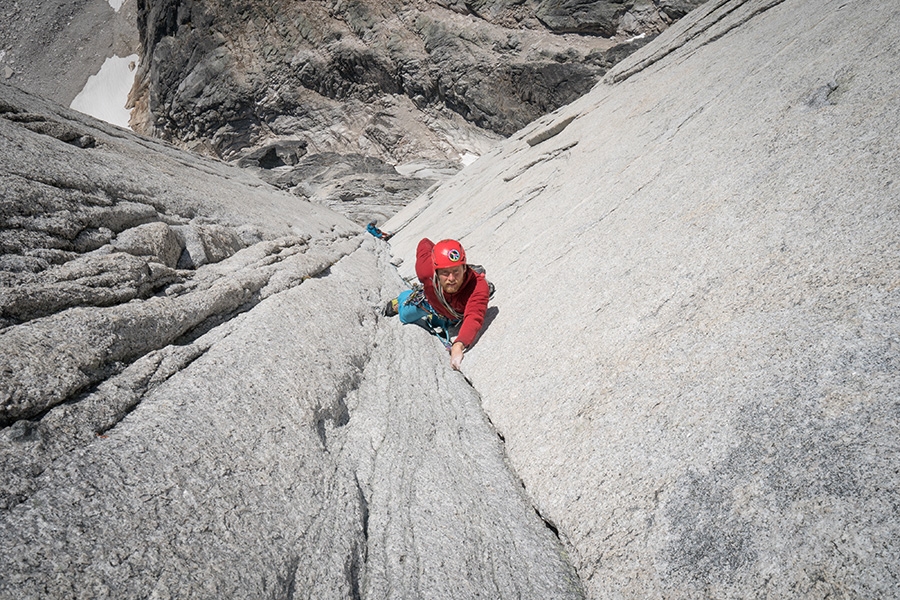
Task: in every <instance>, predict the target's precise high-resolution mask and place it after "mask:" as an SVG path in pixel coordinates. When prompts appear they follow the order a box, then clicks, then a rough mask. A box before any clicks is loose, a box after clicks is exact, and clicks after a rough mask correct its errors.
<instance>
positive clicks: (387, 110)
mask: <svg viewBox="0 0 900 600" xmlns="http://www.w3.org/2000/svg"><path fill="white" fill-rule="evenodd" d="M695 3H698V2H695ZM687 6H688V5H687V4H684V3H681V4H678V5H676V4H665V5H663V6H660V7H657V6H656V5H655V4H652V3H647V4H646V5H645V4H642V3H640V2H637V3H635V2H624V3H623V2H618V1H612V2H610V1H601V2H596V1H595V2H568V3H558V2H549V1H544V2H510V1H508V0H504V1H494V2H408V1H399V0H393V1H389V2H382V1H378V2H375V1H369V0H365V1H364V0H355V1H353V2H297V1H294V0H278V1H274V2H267V3H246V2H243V3H233V2H204V3H198V2H193V1H190V0H188V1H178V2H174V1H165V2H155V3H150V2H146V1H141V2H138V25H139V30H140V32H141V40H142V48H143V50H142V53H143V56H144V57H145V58H144V60H143V62H142V66H141V69H140V71H139V73H138V77H137V83H136V88H135V92H134V94H133V101H134V104H135V106H136V107H137V110H136V111H135V113H134V115H133V120H132V124H133V127H134V128H135V129H136V130H137V131H141V132H144V133H147V134H150V135H154V136H160V137H163V138H164V139H167V140H170V141H173V142H174V143H177V144H179V145H182V146H184V147H188V148H191V149H194V150H196V151H199V152H204V153H210V154H213V155H216V156H220V157H223V158H226V159H238V160H239V161H240V162H241V163H242V164H245V165H246V164H250V165H251V166H253V167H262V168H263V169H266V168H267V165H265V164H261V163H260V162H259V160H257V158H254V157H263V158H264V157H266V156H272V152H273V151H276V149H277V148H278V147H283V146H284V145H285V144H289V145H293V146H294V147H295V148H302V150H301V151H300V152H296V151H294V152H292V153H291V154H293V155H294V156H295V158H293V159H291V160H293V161H295V162H291V164H287V163H284V161H282V160H280V159H279V160H278V161H275V164H276V165H278V163H279V162H280V163H282V164H281V165H278V166H281V167H282V168H281V169H280V170H279V173H277V174H266V173H263V177H264V178H265V179H266V180H267V181H269V182H271V183H273V184H274V185H277V186H281V187H283V188H285V189H290V190H292V191H294V192H295V193H297V194H299V195H301V196H303V197H306V198H310V199H313V200H315V201H320V202H323V203H325V204H327V205H329V206H331V207H333V208H336V209H337V210H339V211H341V212H343V213H344V214H347V215H348V216H350V217H351V218H353V219H354V220H356V221H357V222H360V223H362V222H366V221H368V220H370V219H371V218H376V219H377V220H379V221H383V220H384V219H385V218H387V217H389V216H390V215H391V214H393V213H394V212H395V211H396V210H397V208H398V207H400V206H403V205H405V204H406V203H408V202H409V201H410V200H412V199H413V198H414V197H416V196H417V195H418V194H419V193H421V192H422V191H424V190H425V189H427V188H428V187H429V186H430V185H432V184H433V183H434V182H435V181H437V180H439V179H443V178H444V177H446V175H447V174H448V173H451V174H452V173H453V172H455V171H456V170H458V169H459V168H460V167H461V166H462V160H463V157H464V156H465V155H466V154H472V155H481V154H483V153H484V152H486V151H487V150H488V149H489V148H490V147H491V146H492V145H493V144H494V143H496V141H498V140H499V139H500V137H501V136H506V135H509V134H510V133H512V132H513V131H516V130H517V129H519V128H520V127H522V126H523V125H525V124H526V123H528V122H529V121H532V120H533V119H535V118H537V117H539V116H540V115H543V114H545V113H547V112H548V111H551V110H553V109H555V108H556V107H558V106H560V105H562V104H565V103H567V102H570V101H571V100H573V99H575V98H577V97H578V96H581V95H582V94H584V93H585V92H587V91H588V90H589V89H590V88H591V87H592V86H593V85H594V84H595V83H596V82H597V80H598V79H599V78H600V77H601V76H602V75H603V74H604V73H605V72H606V71H607V70H608V69H609V68H610V67H611V66H612V65H614V64H615V63H616V62H617V61H618V60H620V59H621V58H623V57H624V56H626V55H628V54H629V53H630V52H632V51H633V50H635V49H636V48H638V47H640V46H641V45H643V44H644V43H646V42H647V41H649V39H651V38H652V36H653V35H654V34H655V33H657V32H658V31H659V30H661V29H663V28H664V27H665V26H666V24H667V23H668V22H670V21H671V19H672V18H675V17H677V16H679V15H681V14H682V11H683V10H684V9H685V8H686V7H687ZM567 32H577V35H576V34H574V33H568V34H567ZM638 33H643V34H648V33H649V34H650V35H649V36H643V37H641V38H640V39H637V40H634V41H627V40H626V36H632V37H633V36H635V34H638ZM304 154H306V155H309V156H308V158H306V159H304V161H305V162H312V163H313V164H318V165H323V164H325V163H327V162H328V161H331V160H335V159H336V157H338V156H341V155H343V156H344V158H339V159H337V160H338V168H336V169H330V170H329V172H328V177H329V179H328V180H327V181H321V180H320V179H316V178H313V179H302V177H301V176H300V173H307V172H308V169H307V168H306V166H307V165H304V166H301V167H295V164H296V161H299V160H300V157H302V156H303V155H304ZM360 161H362V162H365V163H366V164H370V165H371V164H372V162H373V161H380V162H381V167H379V169H378V170H381V171H383V172H384V173H383V174H382V175H376V174H374V173H373V172H372V170H371V169H364V170H363V171H361V172H347V173H346V174H345V175H340V176H339V175H337V171H339V170H342V169H341V168H340V167H339V165H340V164H343V165H345V166H346V165H348V164H353V163H359V162H360ZM254 163H255V164H254ZM408 163H412V166H411V167H410V166H407V167H402V166H401V171H403V172H404V175H399V174H398V173H397V172H394V171H392V170H391V169H392V167H393V166H397V165H405V164H408ZM271 166H272V163H271V162H270V163H269V166H268V168H271ZM421 167H425V168H426V171H428V173H426V174H425V175H423V174H422V172H421V171H422V169H421ZM292 170H293V171H296V172H295V173H293V174H286V173H285V172H289V171H292ZM343 170H344V171H346V169H343ZM410 173H412V174H413V175H412V176H410V175H409V174H410Z"/></svg>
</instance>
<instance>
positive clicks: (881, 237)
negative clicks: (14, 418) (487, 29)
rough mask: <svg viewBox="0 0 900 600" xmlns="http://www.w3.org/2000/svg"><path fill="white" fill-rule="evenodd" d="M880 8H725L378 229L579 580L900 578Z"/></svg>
mask: <svg viewBox="0 0 900 600" xmlns="http://www.w3.org/2000/svg"><path fill="white" fill-rule="evenodd" d="M898 11H900V8H898V6H897V5H896V4H894V3H885V2H879V1H874V0H873V1H864V2H854V3H849V4H848V3H846V2H842V1H830V0H814V1H810V0H784V1H783V2H782V1H778V0H768V1H757V0H747V1H736V0H732V1H715V2H712V1H711V2H709V3H708V4H706V5H704V6H702V7H700V8H698V9H697V10H695V11H694V12H692V13H691V14H689V15H688V16H687V17H685V18H684V19H682V20H681V21H679V22H678V23H677V24H676V25H674V26H673V27H671V28H669V29H668V30H666V31H665V32H664V33H663V34H661V35H660V36H659V37H658V38H657V39H656V40H655V41H654V42H653V43H651V44H649V45H647V46H645V47H644V48H642V49H641V50H639V51H638V52H636V53H634V54H633V55H632V56H630V57H629V58H628V59H626V60H625V61H623V62H621V63H619V65H617V67H615V68H614V69H613V70H612V71H611V72H610V73H609V74H608V75H607V78H606V80H605V82H604V83H602V84H600V85H598V86H597V87H595V88H594V89H593V90H592V91H591V93H589V94H587V95H586V96H584V97H583V98H581V99H579V100H577V101H576V102H573V103H572V104H570V105H568V106H566V107H563V108H561V109H559V110H558V111H555V112H554V113H553V114H550V115H547V116H546V117H543V118H541V119H538V120H537V121H536V122H534V123H532V124H531V125H529V126H528V127H526V128H524V129H523V130H522V131H520V132H518V133H516V134H515V135H513V136H512V137H511V138H510V139H509V140H507V141H505V142H503V143H502V144H501V145H500V146H498V148H496V149H495V150H494V151H492V152H491V153H490V154H488V155H487V156H485V157H483V158H482V159H481V160H480V161H477V162H476V163H474V164H473V165H471V166H470V167H468V168H467V169H466V170H465V171H463V173H462V174H460V175H459V176H458V177H457V178H455V179H453V180H451V181H450V182H448V184H445V185H443V186H441V187H439V188H437V189H435V190H432V191H430V192H429V193H428V194H427V195H425V196H423V197H421V198H420V199H418V200H417V201H416V202H414V203H413V204H411V205H410V206H408V207H407V208H405V209H404V210H403V211H401V212H400V213H398V215H397V216H396V217H394V218H393V219H392V220H391V221H389V222H388V223H387V226H388V227H389V228H394V229H398V230H399V233H398V234H397V235H396V236H395V237H394V238H392V239H391V247H392V251H393V253H394V254H395V256H396V257H398V258H402V259H404V263H403V265H402V266H401V273H403V274H404V275H406V276H410V275H411V274H412V257H413V256H414V249H415V245H416V243H417V242H418V240H419V239H420V238H421V237H422V236H429V237H431V238H432V239H438V238H442V237H454V238H459V239H460V240H461V241H462V243H463V244H464V246H465V248H466V251H467V255H468V256H469V257H470V258H471V260H473V261H475V262H478V263H481V264H484V265H485V267H486V268H487V272H488V275H489V277H490V278H491V280H492V281H493V282H494V283H495V284H496V287H497V291H496V295H495V296H494V304H495V307H496V311H497V312H496V318H494V319H493V321H492V322H491V323H490V326H489V328H488V329H487V331H486V332H484V334H483V335H482V337H481V339H480V340H479V341H478V343H477V344H476V346H475V348H473V349H472V350H471V352H470V353H469V354H468V356H467V358H466V362H464V371H465V373H466V375H467V377H469V379H470V380H471V381H472V383H473V385H474V386H475V388H476V389H478V390H479V392H480V393H481V395H482V403H483V405H484V407H485V409H486V411H487V413H488V414H489V416H490V418H491V420H492V422H493V423H494V425H495V426H497V428H498V430H499V431H500V432H501V433H502V434H503V436H504V438H505V440H506V449H507V452H508V453H509V456H510V459H511V462H512V464H513V465H514V467H515V468H516V470H517V472H518V473H519V475H520V476H522V479H523V483H524V484H525V486H526V489H527V490H528V491H529V494H532V495H533V497H534V498H535V499H536V503H537V506H538V508H539V510H540V512H541V514H542V515H543V516H544V518H546V519H548V520H549V521H551V522H552V523H553V524H555V526H556V527H557V528H558V530H559V533H560V537H561V538H562V539H563V540H564V541H565V542H566V547H567V549H568V550H569V555H570V556H571V557H572V558H573V560H574V563H575V566H576V568H577V570H578V573H579V575H580V576H581V577H582V578H583V580H584V581H585V586H586V588H587V592H588V595H589V596H590V597H592V598H759V597H766V596H769V597H800V598H824V597H869V598H874V597H889V596H893V595H895V590H896V589H898V586H900V580H898V575H897V571H896V569H895V568H894V565H895V564H896V557H897V556H898V554H900V544H898V542H897V540H900V521H898V520H897V518H896V509H895V507H897V506H898V505H900V478H898V471H897V468H896V464H897V461H898V460H900V456H898V451H897V444H896V443H895V441H896V439H897V436H898V433H900V431H898V420H897V414H898V412H897V410H898V398H900V369H898V365H900V343H898V340H900V309H898V307H900V287H898V285H897V283H898V281H900V261H898V247H900V246H898V244H900V233H898V232H900V204H898V201H897V200H898V187H897V186H898V179H897V173H898V165H900V150H898V145H897V139H898V136H900V106H898V103H897V97H896V94H895V92H894V91H892V90H896V89H898V87H900V71H898V70H897V68H896V66H897V60H896V40H897V39H898V38H900V12H898Z"/></svg>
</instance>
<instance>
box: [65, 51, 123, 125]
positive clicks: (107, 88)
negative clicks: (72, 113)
mask: <svg viewBox="0 0 900 600" xmlns="http://www.w3.org/2000/svg"><path fill="white" fill-rule="evenodd" d="M137 63H138V55H137V54H132V55H130V56H126V57H125V58H121V57H119V56H113V57H110V58H107V59H106V62H104V63H103V66H102V67H100V72H99V73H97V74H96V75H91V76H90V77H88V80H87V83H86V84H85V85H84V89H83V90H81V91H80V92H79V93H78V95H77V96H75V99H74V100H72V104H71V105H70V107H71V108H74V109H75V110H77V111H79V112H83V113H85V114H87V115H91V116H92V117H96V118H98V119H101V120H103V121H106V122H107V123H112V124H113V125H118V126H119V127H125V128H128V118H129V117H130V116H131V111H129V110H127V109H126V108H125V103H126V102H127V101H128V92H130V91H131V86H132V84H133V83H134V71H135V67H136V66H137Z"/></svg>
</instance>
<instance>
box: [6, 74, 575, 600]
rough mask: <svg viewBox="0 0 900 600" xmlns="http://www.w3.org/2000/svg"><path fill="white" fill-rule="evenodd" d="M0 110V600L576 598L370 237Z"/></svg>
mask: <svg viewBox="0 0 900 600" xmlns="http://www.w3.org/2000/svg"><path fill="white" fill-rule="evenodd" d="M0 107H2V109H3V110H2V113H0V191H2V193H0V232H2V234H3V237H2V244H3V246H2V251H3V254H2V256H0V315H2V321H0V374H2V377H0V562H2V564H3V569H2V571H0V598H4V599H7V598H9V599H13V598H15V599H16V600H20V599H22V598H43V599H47V598H60V599H61V598H72V597H91V598H145V597H148V596H149V597H156V598H162V597H172V598H256V597H305V598H316V599H319V598H334V599H336V600H337V599H343V598H400V597H423V596H428V595H430V594H435V596H436V597H437V596H439V597H442V598H469V597H475V596H479V595H480V596H482V597H485V596H487V597H493V598H534V599H535V600H538V599H545V598H558V599H568V598H583V597H584V590H583V586H582V584H581V581H580V580H579V578H578V576H577V574H576V573H575V571H574V570H573V568H572V567H571V565H570V563H569V562H568V558H567V556H566V553H565V551H564V550H563V548H562V546H561V544H560V542H559V539H558V538H557V537H556V536H555V535H554V534H553V532H552V530H551V529H550V528H548V527H547V526H546V524H545V522H544V521H543V520H542V519H541V517H540V515H539V514H538V513H537V512H536V511H535V509H534V507H533V506H532V504H531V502H530V500H529V499H528V497H527V496H526V495H525V493H524V491H523V489H522V486H521V482H520V481H519V480H518V479H517V478H516V477H515V475H514V474H513V473H512V471H511V470H510V468H509V466H508V463H507V462H506V458H505V454H504V451H503V445H502V442H501V440H500V439H499V438H498V437H497V435H496V432H495V431H494V430H493V428H492V427H491V425H490V423H489V422H488V421H487V419H486V418H485V416H484V413H483V412H482V411H481V408H480V404H479V397H478V394H477V393H476V392H475V390H473V389H472V387H471V386H470V385H469V384H468V383H467V382H466V380H465V379H464V378H463V377H462V376H461V375H460V374H458V373H455V372H453V371H451V370H450V369H449V367H448V366H447V365H446V364H445V360H444V350H443V347H442V346H441V345H440V344H438V343H437V342H436V340H434V339H433V338H431V337H429V336H427V335H425V334H424V332H423V331H422V330H421V329H418V328H415V327H412V328H401V327H399V326H398V323H397V321H396V320H386V319H384V318H383V317H381V312H380V307H381V306H383V303H384V301H386V300H387V299H388V298H389V297H391V296H394V295H396V294H397V292H398V291H399V290H400V289H401V287H400V286H401V281H400V279H399V277H398V276H397V273H396V270H395V269H394V267H393V266H392V265H391V264H390V263H389V262H388V260H389V256H388V254H387V252H386V248H385V246H384V243H383V242H378V241H376V240H374V239H373V238H371V236H368V235H367V234H364V233H363V232H362V231H361V229H360V228H359V227H358V226H355V225H353V224H352V223H351V222H350V221H348V220H347V219H346V218H344V217H342V216H340V215H338V214H337V213H335V212H332V211H330V210H328V209H327V208H324V207H322V206H321V205H319V204H316V203H311V202H308V201H306V200H303V199H301V198H299V197H298V196H296V195H293V194H288V193H285V192H283V191H280V190H278V189H277V188H275V187H272V186H269V185H267V184H265V183H264V182H263V181H261V180H259V179H256V178H255V177H253V176H252V175H251V173H250V171H248V170H246V169H240V168H237V167H234V166H228V165H225V164H223V163H220V162H216V161H212V160H209V159H203V158H200V157H197V156H195V155H191V154H187V153H184V152H182V151H179V150H175V149H173V148H172V147H170V146H167V145H165V144H162V143H159V142H155V141H151V140H147V139H143V138H139V137H138V136H135V135H133V134H130V133H128V132H124V131H122V130H121V129H118V128H116V127H113V126H109V125H105V124H103V123H100V122H98V121H95V120H93V119H91V118H89V117H85V116H82V115H79V114H78V113H75V112H73V111H70V110H66V109H62V108H60V107H55V106H53V105H51V104H49V103H46V102H44V101H42V100H40V99H38V98H36V97H34V96H30V95H27V94H25V93H23V92H20V91H17V90H15V89H13V88H9V87H7V86H4V85H0ZM26 109H27V110H26ZM22 115H30V116H29V118H27V119H25V118H22ZM38 121H40V122H44V123H48V124H54V125H55V127H52V128H44V130H42V131H36V130H35V129H34V128H31V127H27V126H26V125H27V124H28V123H34V122H38ZM62 130H65V131H74V132H76V133H78V134H79V135H78V137H76V138H74V139H79V138H86V137H90V139H91V140H93V143H92V144H91V145H89V146H82V145H77V144H73V143H72V139H69V136H62V137H60V136H56V135H53V134H52V133H53V132H54V131H62ZM64 137H65V138H67V139H63V138H64ZM401 373H402V375H399V374H401ZM460 574H464V576H462V577H461V575H460Z"/></svg>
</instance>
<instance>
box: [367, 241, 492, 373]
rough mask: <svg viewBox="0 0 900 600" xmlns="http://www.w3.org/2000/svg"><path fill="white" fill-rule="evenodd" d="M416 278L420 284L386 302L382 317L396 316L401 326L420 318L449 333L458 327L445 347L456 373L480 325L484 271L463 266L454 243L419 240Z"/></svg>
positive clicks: (485, 295)
mask: <svg viewBox="0 0 900 600" xmlns="http://www.w3.org/2000/svg"><path fill="white" fill-rule="evenodd" d="M416 277H418V279H419V281H420V282H421V283H422V287H421V288H419V287H418V286H417V289H416V290H406V291H405V292H402V293H401V294H400V295H399V296H398V297H397V298H394V299H393V300H391V301H390V302H388V304H387V306H386V307H385V310H384V314H385V315H388V316H393V315H397V314H399V316H400V321H401V322H403V323H414V322H416V321H419V319H424V320H425V322H427V323H428V324H429V325H430V329H432V330H433V329H434V328H436V327H437V328H440V329H441V330H443V331H444V332H449V330H450V328H451V327H456V326H459V333H458V334H457V336H456V339H455V340H450V339H449V333H446V335H447V338H448V339H447V341H446V343H445V345H447V346H448V349H449V350H450V366H451V367H452V368H453V369H454V370H457V371H458V370H459V367H460V365H461V364H462V360H463V354H464V353H465V351H466V349H467V348H468V347H469V346H471V345H472V342H474V341H475V337H476V336H477V335H478V332H479V331H481V326H482V324H483V323H484V314H485V311H486V310H487V305H488V299H489V298H490V295H491V291H490V287H489V284H488V281H487V280H486V279H485V277H484V269H482V268H480V267H475V266H473V265H469V264H467V263H466V252H465V250H463V247H462V245H461V244H460V243H459V242H457V241H456V240H442V241H440V242H438V243H437V244H434V243H432V241H431V240H429V239H428V238H423V239H422V240H421V241H420V242H419V245H418V247H417V248H416Z"/></svg>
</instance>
